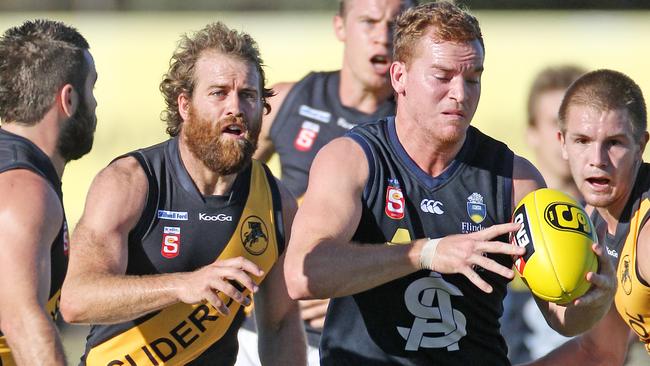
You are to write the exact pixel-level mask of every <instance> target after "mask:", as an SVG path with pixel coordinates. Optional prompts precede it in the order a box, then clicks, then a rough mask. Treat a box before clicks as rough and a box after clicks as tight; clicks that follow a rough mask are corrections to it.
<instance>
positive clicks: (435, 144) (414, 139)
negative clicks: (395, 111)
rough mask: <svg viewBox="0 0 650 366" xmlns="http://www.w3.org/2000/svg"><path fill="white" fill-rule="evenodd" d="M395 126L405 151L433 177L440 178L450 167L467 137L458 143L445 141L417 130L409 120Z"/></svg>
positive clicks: (401, 121) (397, 122)
mask: <svg viewBox="0 0 650 366" xmlns="http://www.w3.org/2000/svg"><path fill="white" fill-rule="evenodd" d="M399 117H400V116H399V115H398V117H396V119H399ZM395 125H396V129H397V138H398V139H399V142H400V144H401V145H402V147H403V148H404V150H406V152H407V154H408V155H409V157H410V158H411V159H412V160H413V161H414V162H415V164H417V166H418V167H419V168H420V169H422V170H423V171H425V172H426V173H428V174H429V175H431V176H432V177H437V176H439V175H440V174H442V173H443V172H444V171H445V169H447V168H448V167H449V165H450V164H451V163H452V162H453V161H454V159H455V158H456V155H458V153H459V152H460V149H461V148H462V147H463V144H464V143H465V138H466V137H467V135H466V134H465V135H463V136H462V137H461V138H460V139H459V140H457V141H443V140H440V139H438V138H436V136H433V135H432V134H429V133H427V132H426V131H424V130H423V129H422V128H417V126H415V123H412V124H409V121H408V120H405V119H401V120H399V121H396V123H395Z"/></svg>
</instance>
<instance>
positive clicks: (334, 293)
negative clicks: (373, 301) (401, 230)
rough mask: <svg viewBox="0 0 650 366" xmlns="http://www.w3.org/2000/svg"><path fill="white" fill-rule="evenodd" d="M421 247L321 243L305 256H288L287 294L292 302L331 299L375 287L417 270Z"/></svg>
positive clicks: (303, 254)
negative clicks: (293, 300) (292, 299)
mask: <svg viewBox="0 0 650 366" xmlns="http://www.w3.org/2000/svg"><path fill="white" fill-rule="evenodd" d="M420 247H421V243H420V241H416V242H415V243H414V244H410V245H401V244H393V245H387V244H357V243H335V242H321V243H320V244H318V245H316V246H314V247H313V249H312V250H311V251H309V252H305V253H293V255H291V254H288V256H287V262H285V271H286V272H287V274H288V275H287V277H288V278H287V282H288V288H289V294H290V295H291V297H292V298H294V299H309V298H332V297H340V296H347V295H352V294H356V293H359V292H362V291H365V290H368V289H370V288H373V287H377V286H379V285H381V284H384V283H386V282H389V281H392V280H394V279H396V278H399V277H403V276H405V275H408V274H410V273H413V272H415V271H416V270H418V269H419V267H418V266H419V251H420Z"/></svg>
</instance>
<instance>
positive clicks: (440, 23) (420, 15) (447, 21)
mask: <svg viewBox="0 0 650 366" xmlns="http://www.w3.org/2000/svg"><path fill="white" fill-rule="evenodd" d="M430 30H432V31H433V33H434V34H433V35H434V38H435V39H436V41H441V42H459V43H461V42H462V43H464V42H471V41H473V40H478V41H479V42H480V44H481V47H482V48H483V50H484V51H485V45H484V44H483V35H482V34H481V28H480V26H479V24H478V20H477V19H476V18H475V17H474V16H473V15H471V14H470V13H469V12H467V10H465V9H462V8H460V7H458V6H456V5H454V4H453V3H451V2H448V1H438V2H432V3H426V4H422V5H419V6H416V7H414V8H411V9H408V10H406V11H405V12H404V13H402V15H400V16H399V17H398V18H397V20H396V24H395V37H394V49H393V60H395V61H400V62H403V63H405V64H406V65H410V62H411V60H412V59H413V57H414V55H415V54H416V50H417V45H418V41H419V40H420V39H421V38H422V37H423V36H424V35H425V34H426V33H427V32H429V31H430Z"/></svg>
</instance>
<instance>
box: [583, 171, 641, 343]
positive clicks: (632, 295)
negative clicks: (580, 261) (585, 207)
mask: <svg viewBox="0 0 650 366" xmlns="http://www.w3.org/2000/svg"><path fill="white" fill-rule="evenodd" d="M592 218H593V219H594V225H595V227H596V229H597V230H598V232H599V234H602V235H599V236H600V237H601V238H604V239H605V240H604V242H605V245H606V247H607V254H608V255H609V256H610V258H611V259H612V260H613V261H614V264H616V263H618V266H617V267H616V278H617V281H618V284H617V287H616V297H615V303H616V310H617V311H618V313H619V315H620V316H621V318H622V319H623V320H624V321H625V322H626V323H627V324H628V326H629V327H630V328H632V330H633V331H634V332H635V333H636V334H637V335H638V336H639V340H640V341H641V342H643V343H644V344H645V348H646V350H647V351H648V352H649V353H650V286H648V282H647V281H646V280H644V279H643V278H641V277H640V276H639V270H638V264H637V263H638V258H637V256H636V247H637V240H638V237H639V233H640V232H641V229H642V228H643V225H645V224H646V222H647V221H648V218H650V165H648V164H647V163H643V164H642V165H641V168H640V169H639V173H638V175H637V179H636V182H635V185H634V188H633V190H632V193H631V194H630V198H629V200H628V202H627V204H626V205H625V208H624V209H623V213H622V214H621V217H620V218H619V223H618V225H617V226H616V233H615V234H614V235H613V236H612V235H609V234H607V224H606V223H605V221H604V220H603V218H602V217H601V216H600V215H599V214H598V212H597V211H595V210H594V214H593V215H592ZM646 260H647V259H646Z"/></svg>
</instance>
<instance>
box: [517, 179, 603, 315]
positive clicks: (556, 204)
mask: <svg viewBox="0 0 650 366" xmlns="http://www.w3.org/2000/svg"><path fill="white" fill-rule="evenodd" d="M512 220H513V221H514V222H517V223H521V224H522V225H521V228H520V229H519V230H518V231H517V232H515V233H514V234H513V235H512V236H511V242H512V243H513V244H515V245H519V246H521V247H524V248H526V253H525V254H524V255H522V256H521V257H517V258H515V267H516V268H517V271H519V274H520V275H521V277H522V279H523V280H524V282H525V283H526V284H527V285H528V288H530V290H531V291H532V292H533V294H535V295H536V296H537V297H539V298H541V299H543V300H546V301H551V302H555V303H558V304H566V303H569V302H571V301H573V300H574V299H576V298H578V297H580V296H582V295H583V294H584V293H585V292H587V290H589V287H590V283H589V282H587V280H586V274H587V272H590V271H591V272H596V271H597V270H598V258H597V257H596V254H595V253H594V252H593V251H592V250H591V245H592V243H595V242H596V241H597V237H596V233H595V231H594V225H593V223H592V222H591V220H590V219H589V216H588V215H587V213H586V212H585V210H584V208H583V207H582V205H580V203H578V202H577V201H576V200H575V199H573V198H572V197H571V196H569V195H567V194H566V193H563V192H561V191H558V190H555V189H549V188H542V189H538V190H536V191H533V192H530V193H529V194H528V195H526V197H524V198H523V199H522V200H521V202H519V204H518V205H517V208H516V209H515V212H514V214H513V217H512Z"/></svg>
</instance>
